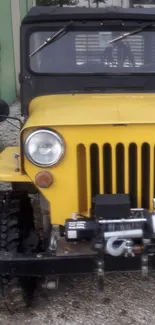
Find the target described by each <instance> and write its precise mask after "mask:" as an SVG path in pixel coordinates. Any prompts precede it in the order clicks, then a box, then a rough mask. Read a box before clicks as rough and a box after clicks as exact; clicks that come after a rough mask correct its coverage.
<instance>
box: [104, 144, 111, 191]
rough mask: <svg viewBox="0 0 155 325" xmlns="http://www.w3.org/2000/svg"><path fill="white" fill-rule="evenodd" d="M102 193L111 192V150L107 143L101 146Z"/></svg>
mask: <svg viewBox="0 0 155 325" xmlns="http://www.w3.org/2000/svg"><path fill="white" fill-rule="evenodd" d="M103 159H104V162H103V169H104V193H105V194H111V193H112V150H111V146H110V144H109V143H106V144H104V146H103Z"/></svg>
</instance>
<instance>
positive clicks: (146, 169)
mask: <svg viewBox="0 0 155 325" xmlns="http://www.w3.org/2000/svg"><path fill="white" fill-rule="evenodd" d="M149 197H150V146H149V144H148V143H143V145H142V207H143V208H146V209H147V208H148V207H149Z"/></svg>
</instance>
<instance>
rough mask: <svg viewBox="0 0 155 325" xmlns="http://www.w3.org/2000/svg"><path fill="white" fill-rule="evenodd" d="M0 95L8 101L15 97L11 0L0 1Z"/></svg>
mask: <svg viewBox="0 0 155 325" xmlns="http://www.w3.org/2000/svg"><path fill="white" fill-rule="evenodd" d="M0 97H1V98H3V99H5V100H6V101H7V102H8V103H11V102H13V100H14V99H15V97H16V82H15V68H14V50H13V34H12V16H11V0H1V1H0Z"/></svg>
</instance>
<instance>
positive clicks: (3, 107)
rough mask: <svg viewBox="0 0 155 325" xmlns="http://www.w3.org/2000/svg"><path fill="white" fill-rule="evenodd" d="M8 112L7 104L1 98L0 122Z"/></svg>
mask: <svg viewBox="0 0 155 325" xmlns="http://www.w3.org/2000/svg"><path fill="white" fill-rule="evenodd" d="M9 112H10V109H9V105H8V104H7V103H6V102H5V101H4V100H3V99H0V122H3V121H5V120H6V118H7V117H8V116H9Z"/></svg>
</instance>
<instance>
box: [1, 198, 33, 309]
mask: <svg viewBox="0 0 155 325" xmlns="http://www.w3.org/2000/svg"><path fill="white" fill-rule="evenodd" d="M33 235H34V238H37V236H36V234H35V228H34V218H33V210H32V206H31V201H30V198H29V197H28V195H27V194H25V193H22V194H21V193H17V192H16V193H15V192H10V193H3V194H2V193H0V251H1V252H2V251H3V252H10V253H12V254H16V253H25V252H28V253H30V252H32V251H36V250H37V246H38V244H36V245H34V244H33V245H32V242H33V241H32V236H33ZM29 238H31V240H30V242H31V244H30V245H29ZM37 240H38V238H37ZM38 242H39V241H38ZM0 286H1V293H2V299H3V301H4V305H5V307H6V308H7V309H8V310H9V311H10V312H16V311H22V310H23V309H25V308H26V307H28V306H29V305H30V302H31V298H32V295H33V291H34V289H35V278H30V277H17V276H12V275H9V276H1V282H0ZM30 288H31V290H30Z"/></svg>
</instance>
